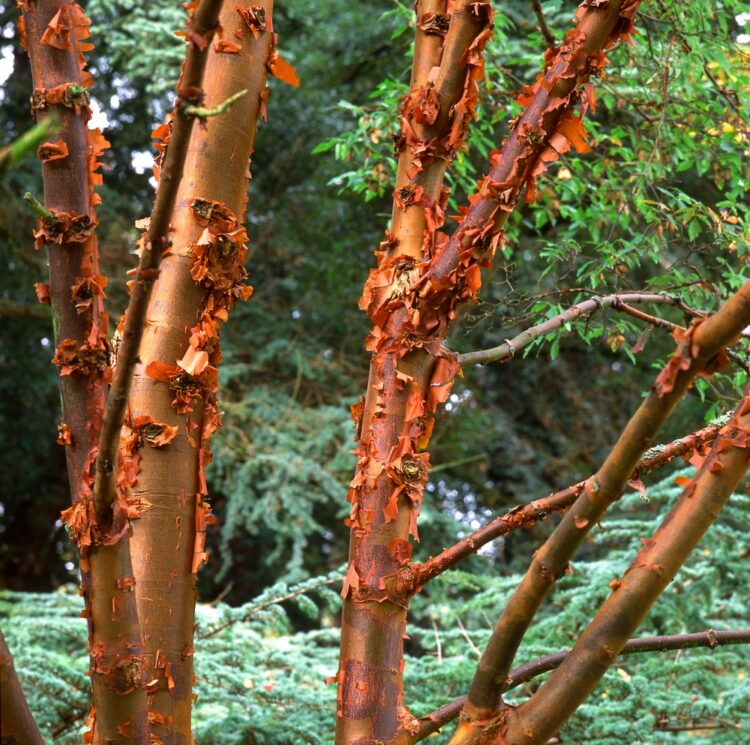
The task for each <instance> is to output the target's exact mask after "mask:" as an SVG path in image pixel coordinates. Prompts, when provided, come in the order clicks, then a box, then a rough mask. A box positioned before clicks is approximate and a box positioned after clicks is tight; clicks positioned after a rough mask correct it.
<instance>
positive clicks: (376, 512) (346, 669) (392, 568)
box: [336, 0, 491, 743]
mask: <svg viewBox="0 0 750 745" xmlns="http://www.w3.org/2000/svg"><path fill="white" fill-rule="evenodd" d="M416 13H417V28H416V42H415V57H414V64H413V68H412V86H411V91H410V93H409V95H408V96H407V97H406V98H405V99H404V101H403V102H402V120H401V121H402V132H401V136H400V138H399V141H398V143H397V145H398V146H399V147H400V149H401V154H400V158H399V171H398V180H397V183H396V188H395V192H394V206H393V221H392V231H391V232H388V233H386V241H385V242H384V244H382V245H381V252H380V254H379V265H378V268H377V269H375V270H373V272H372V273H371V275H370V278H369V280H368V282H367V284H366V285H365V290H364V293H363V296H362V300H361V301H360V305H361V307H363V309H365V310H367V312H368V313H369V314H370V316H371V318H372V320H373V322H374V323H375V331H374V332H373V335H372V336H371V338H370V341H369V344H368V348H369V349H370V350H371V351H373V352H374V355H373V359H372V363H371V368H370V381H369V384H368V390H367V396H366V398H365V400H364V401H363V402H362V404H361V406H360V407H359V410H358V412H357V411H354V412H353V414H354V415H355V416H359V417H361V425H360V430H361V436H360V448H359V451H358V454H359V460H358V467H357V473H356V474H355V477H354V480H353V481H352V483H351V488H350V492H349V497H348V499H349V501H350V502H351V503H352V512H351V516H350V522H349V524H350V526H351V528H352V532H351V539H350V552H349V569H348V572H347V577H346V582H345V585H344V590H343V593H342V595H343V596H344V613H343V620H342V639H341V655H340V663H339V671H338V675H337V678H338V684H339V691H338V702H339V703H338V720H337V728H336V742H337V743H353V742H358V743H369V742H375V741H387V740H389V739H390V738H392V737H393V736H394V735H395V734H396V732H397V731H399V729H401V728H403V727H407V728H408V727H409V726H410V722H411V717H410V715H409V713H408V711H407V710H406V708H405V707H404V706H403V682H402V675H403V636H404V633H405V627H406V603H407V599H408V595H407V594H406V593H405V592H404V588H405V584H404V582H405V577H403V576H401V575H402V571H403V570H407V571H408V562H409V556H410V553H411V547H410V544H409V542H408V537H409V534H411V535H413V536H415V537H416V517H417V514H418V512H419V504H420V501H421V494H422V490H423V488H424V483H425V481H426V478H427V471H428V468H429V455H428V454H427V453H423V452H420V451H421V450H423V448H424V446H425V445H426V443H427V441H428V440H429V430H430V428H431V424H430V421H431V417H432V414H433V413H434V411H435V409H436V407H437V403H438V401H440V400H444V398H445V397H446V396H447V395H448V391H449V386H448V387H443V386H440V390H439V391H435V392H434V393H433V392H431V391H430V387H429V386H430V383H431V382H433V383H437V382H438V381H441V380H442V379H443V378H444V377H446V372H445V368H444V365H443V364H441V363H438V364H437V365H436V358H435V357H434V356H427V357H425V356H414V355H411V356H410V355H409V352H410V348H409V347H408V345H406V344H399V343H398V340H395V339H394V340H393V341H394V344H393V345H392V346H391V347H390V348H385V347H383V346H382V345H380V343H379V334H380V332H381V331H382V329H383V327H384V324H385V322H386V320H387V318H388V315H389V314H390V312H391V307H392V305H393V304H395V305H398V304H399V303H400V301H401V298H402V297H403V294H407V293H408V292H409V291H410V284H411V282H412V281H413V280H414V278H415V277H416V276H418V275H419V273H420V271H421V267H423V266H424V262H426V261H428V260H429V258H430V257H431V256H432V255H433V252H434V250H435V243H434V239H435V237H436V228H437V227H438V226H439V225H440V224H442V222H443V206H444V200H445V195H444V194H443V187H442V181H443V174H444V172H445V167H446V165H447V163H448V162H450V160H451V159H452V158H453V156H454V154H455V152H456V150H457V149H458V148H459V147H460V145H461V144H462V142H463V139H464V135H465V129H466V126H467V124H468V121H469V119H470V118H471V117H472V116H473V108H474V105H475V101H476V96H477V90H478V82H479V81H480V80H481V78H482V75H483V65H482V61H481V50H482V47H483V45H484V43H485V41H486V39H487V38H488V35H489V31H490V27H491V9H490V7H489V4H488V3H484V2H482V3H477V2H474V3H469V2H465V1H463V0H461V1H459V2H449V3H446V2H435V1H433V0H422V1H421V2H419V3H417V6H416ZM449 14H450V15H449ZM443 35H445V40H444V42H443ZM425 335H426V334H425ZM439 346H440V344H439V342H438V347H439ZM435 351H436V352H437V348H436V350H435ZM443 362H444V360H443ZM451 377H452V376H451Z"/></svg>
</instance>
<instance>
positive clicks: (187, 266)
mask: <svg viewBox="0 0 750 745" xmlns="http://www.w3.org/2000/svg"><path fill="white" fill-rule="evenodd" d="M272 7H273V3H272V1H271V0H263V2H259V3H254V4H252V5H248V6H247V7H245V6H244V5H242V6H240V5H235V4H234V3H225V5H224V7H223V9H222V13H221V16H220V23H221V28H222V32H221V37H222V38H221V39H219V40H217V41H215V42H214V44H213V46H212V49H211V52H210V56H209V58H208V62H207V65H206V72H205V76H204V88H205V94H206V106H207V107H213V106H216V105H218V104H221V103H222V102H224V101H225V100H226V99H227V98H229V97H230V96H232V95H233V94H236V93H238V92H239V91H241V90H245V89H247V90H248V93H247V94H246V95H245V96H244V97H242V98H241V99H240V100H239V101H238V102H237V103H235V104H234V107H233V108H232V109H231V111H230V112H229V113H224V114H222V115H220V116H215V117H212V118H209V119H207V120H206V122H205V124H204V125H201V127H200V128H198V127H196V128H195V129H194V131H193V136H192V139H191V142H190V147H189V150H188V153H187V157H186V160H185V166H184V174H183V178H182V181H181V184H180V188H179V191H178V195H177V200H176V206H175V210H174V214H173V216H172V220H171V226H172V231H171V234H170V239H171V247H170V248H169V249H168V250H167V251H166V252H165V255H164V257H163V259H162V262H161V266H160V271H159V276H158V278H157V280H156V282H155V285H154V289H153V293H152V296H151V299H150V302H149V306H148V311H147V314H146V327H145V330H144V334H143V339H142V342H141V346H140V352H139V358H140V364H138V365H137V366H136V369H135V374H134V378H133V383H132V388H131V395H130V399H129V419H128V421H127V422H126V423H127V424H128V425H129V426H130V427H131V429H132V430H133V431H134V432H140V436H141V437H144V438H146V439H147V440H148V437H149V432H150V431H153V430H152V429H150V428H153V427H154V426H156V428H157V429H158V430H159V432H160V433H161V432H163V431H164V429H165V427H177V428H178V429H177V432H176V436H174V439H172V440H171V442H170V443H169V447H166V448H161V447H158V446H156V447H147V448H143V449H142V450H141V452H140V471H139V472H138V474H137V477H136V479H137V480H136V482H135V484H134V486H133V487H132V489H131V500H132V501H133V504H134V507H135V509H136V510H137V511H138V519H137V520H135V521H134V524H133V531H134V534H133V538H132V551H133V569H134V574H135V578H136V585H135V591H136V599H137V603H138V614H139V618H140V622H141V628H142V631H143V639H144V653H145V662H146V670H147V676H148V680H149V682H150V686H149V694H150V695H149V717H150V721H151V733H152V737H159V738H161V740H160V741H161V742H163V743H165V744H166V745H190V744H191V742H192V737H191V730H190V713H191V704H192V698H191V694H192V679H193V660H192V658H193V623H194V610H195V600H196V572H197V571H198V568H199V567H200V565H201V564H202V563H203V561H204V559H205V554H204V539H205V530H206V524H207V522H208V521H210V519H211V518H210V512H209V507H208V503H207V501H206V497H207V491H206V485H205V478H204V475H203V468H204V466H205V465H206V464H207V463H208V460H209V459H210V451H209V449H208V439H209V437H210V436H211V434H212V433H213V431H214V430H215V429H216V428H217V427H218V424H219V423H218V416H219V415H218V411H217V408H216V407H217V403H216V387H217V369H216V365H218V363H219V361H220V358H221V352H220V349H219V342H218V333H219V328H220V326H221V324H222V323H223V322H224V321H225V320H226V318H227V315H228V312H229V310H230V309H231V308H232V306H233V304H234V302H235V300H237V299H238V298H240V297H242V298H246V297H248V296H249V292H250V288H249V287H245V286H243V285H242V279H243V278H244V276H245V275H246V272H245V270H244V268H243V266H242V264H243V261H244V258H245V255H246V248H245V246H244V241H245V239H246V237H247V236H246V234H245V232H244V229H243V228H242V225H241V222H242V221H243V220H244V214H245V206H246V199H247V197H246V191H247V183H248V177H249V158H250V155H251V153H252V147H253V140H254V136H255V130H256V124H257V118H258V115H259V113H260V114H261V115H263V111H264V108H265V99H266V95H267V94H266V87H265V82H266V65H267V63H268V61H269V56H270V54H271V52H272V46H273V36H274V35H273V30H272V21H271V13H272ZM156 134H157V136H159V137H162V138H163V139H164V138H166V137H168V136H169V134H168V128H167V127H161V128H159V129H158V130H157V132H156ZM153 444H155V445H156V444H157V443H153ZM125 466H126V468H127V463H126V464H125Z"/></svg>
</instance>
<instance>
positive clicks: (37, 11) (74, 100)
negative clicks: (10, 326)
mask: <svg viewBox="0 0 750 745" xmlns="http://www.w3.org/2000/svg"><path fill="white" fill-rule="evenodd" d="M23 11H24V12H23V16H22V19H21V24H22V26H23V31H24V32H25V33H24V37H25V40H26V44H27V45H28V52H29V58H30V60H31V70H32V77H33V81H34V94H33V96H32V107H33V109H34V112H35V114H36V117H37V120H43V119H44V118H45V117H47V116H49V115H51V114H53V113H54V115H55V116H57V117H58V119H59V120H60V121H61V123H62V130H61V132H60V140H59V142H57V143H55V147H54V148H53V150H54V157H49V156H50V148H45V147H42V148H40V151H39V158H40V160H41V161H42V175H43V178H44V206H45V208H46V209H47V214H46V215H45V216H44V217H41V218H40V224H39V228H38V230H37V231H36V234H35V235H36V242H37V246H42V245H44V246H45V247H46V248H47V253H48V257H49V270H50V282H49V287H48V288H42V290H43V291H42V292H38V295H39V296H40V298H42V299H43V300H44V301H48V302H50V304H51V306H52V311H53V314H54V318H55V336H56V338H55V342H56V344H57V349H56V352H55V356H54V358H53V362H54V363H55V364H56V365H57V367H58V369H59V371H60V390H61V398H62V410H63V411H62V413H63V423H62V424H61V425H60V426H59V432H60V436H59V439H58V441H59V442H60V443H61V444H64V445H65V447H66V455H67V463H68V479H69V482H70V488H71V496H72V500H73V505H72V507H70V508H69V509H68V510H66V511H65V512H63V515H62V518H63V521H64V522H65V523H66V525H67V526H68V528H69V529H70V532H71V536H72V537H73V540H74V541H75V543H76V545H77V547H78V549H79V553H80V557H81V561H80V569H81V580H82V586H83V594H84V598H85V603H86V610H85V611H84V614H85V615H86V616H87V617H88V619H89V655H90V673H91V679H92V686H93V698H94V709H93V711H94V716H93V717H92V718H91V722H92V731H91V733H90V735H89V736H90V739H91V740H92V742H93V743H95V744H96V743H99V742H107V743H123V745H124V743H126V742H129V743H143V744H144V745H145V743H147V742H148V727H147V720H146V693H145V688H144V684H143V680H142V678H141V676H140V670H141V667H142V662H141V660H140V632H139V628H138V618H137V613H136V607H135V601H134V598H133V596H132V593H131V594H129V595H125V596H123V597H121V598H120V601H119V609H118V612H117V613H115V612H114V610H113V605H114V603H115V601H116V600H117V598H118V583H120V582H123V581H125V579H126V578H128V577H130V576H131V575H132V570H131V567H130V553H129V538H128V533H127V508H126V506H125V504H124V500H120V501H119V502H118V503H117V504H116V505H115V514H114V519H113V520H112V521H110V522H109V523H108V524H107V525H98V524H97V522H96V519H95V516H94V510H93V503H92V487H93V484H94V474H93V464H94V460H95V458H96V444H97V440H98V435H99V429H100V426H101V419H102V413H103V409H104V400H105V392H106V385H107V383H108V381H109V378H110V373H111V371H110V368H109V342H108V340H107V315H106V313H104V309H103V300H104V287H105V285H106V279H105V278H104V277H102V276H101V275H100V273H99V259H98V252H97V243H96V236H95V234H94V230H95V227H96V216H95V214H94V209H93V207H94V205H95V204H97V203H98V201H99V197H98V195H97V194H96V193H95V192H94V186H96V185H97V184H99V183H101V175H100V174H99V173H97V169H98V167H99V164H98V157H99V155H100V153H101V152H102V150H103V149H104V148H105V147H106V146H107V145H108V144H109V143H107V141H106V140H105V139H104V138H103V137H102V135H101V133H100V132H99V131H98V130H89V129H88V128H87V126H86V121H87V120H88V118H89V116H90V112H89V109H88V92H87V88H88V86H89V85H90V84H91V76H90V75H89V74H88V73H87V72H86V71H85V59H84V54H83V53H84V52H85V51H88V50H90V49H91V48H92V46H91V44H90V43H88V42H87V41H86V39H87V38H88V36H89V31H88V26H89V21H88V19H87V18H86V17H85V16H84V15H83V11H82V10H81V8H80V7H78V6H77V5H75V4H74V3H70V2H52V1H50V0H38V1H37V2H34V3H25V4H24V6H23ZM92 565H95V566H96V568H97V572H99V576H97V577H93V576H92V574H91V571H90V568H91V566H92ZM125 667H127V669H128V681H129V682H128V683H127V685H125V686H124V687H123V685H122V682H121V681H120V680H119V679H117V675H116V674H114V671H122V670H123V669H125ZM97 711H98V716H97V714H96V712H97ZM124 728H127V736H126V735H125V734H123V731H122V730H123V729H124Z"/></svg>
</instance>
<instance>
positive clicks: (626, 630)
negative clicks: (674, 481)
mask: <svg viewBox="0 0 750 745" xmlns="http://www.w3.org/2000/svg"><path fill="white" fill-rule="evenodd" d="M749 459H750V388H748V390H746V392H745V396H744V398H743V400H742V402H741V403H740V406H739V407H738V409H737V411H736V412H735V414H734V416H733V417H732V420H731V421H730V423H729V424H728V425H727V426H725V427H723V428H722V430H721V432H720V433H719V436H718V437H717V439H716V441H715V442H714V445H713V447H712V449H711V452H710V453H709V455H708V457H707V458H706V459H705V461H704V462H703V465H702V466H701V468H700V470H699V471H698V473H697V475H696V476H695V478H693V479H692V480H691V481H690V483H689V484H688V486H687V487H686V488H685V490H684V491H683V493H682V495H681V496H680V498H679V499H678V500H677V502H676V503H675V505H674V507H673V508H672V510H671V511H670V512H669V514H668V515H667V517H666V518H664V520H663V521H662V523H661V525H660V526H659V528H658V529H657V530H656V532H655V533H654V535H653V537H652V538H650V539H649V540H644V541H643V548H642V549H641V551H640V552H639V553H638V556H637V557H636V558H635V560H634V561H633V563H632V564H631V566H630V568H629V569H628V570H627V572H626V573H625V574H624V575H623V576H622V577H621V578H619V579H615V580H613V582H612V583H611V584H610V587H611V588H612V594H611V595H610V596H609V597H608V598H607V600H606V601H605V602H604V604H603V605H602V606H601V608H600V609H599V612H598V613H597V614H596V616H595V617H594V620H593V621H592V622H591V623H590V624H589V626H588V627H587V628H586V630H585V631H584V632H583V633H582V634H581V636H580V637H579V639H578V641H577V642H576V644H575V646H574V647H573V650H572V651H571V652H570V654H569V655H567V657H566V658H565V660H564V661H563V662H562V664H561V665H560V667H559V668H558V669H557V670H556V671H555V672H554V673H553V674H552V675H551V676H550V678H549V679H548V680H547V681H546V682H545V683H544V685H542V687H541V688H539V690H538V691H536V693H534V695H533V696H532V697H531V698H530V699H529V700H528V701H527V702H526V703H524V704H523V705H522V706H520V707H519V708H518V709H513V710H511V709H509V708H506V709H503V710H501V711H500V713H499V715H498V717H497V719H498V720H502V722H503V724H504V725H506V726H507V738H508V741H509V742H513V743H517V744H518V745H540V744H541V743H545V742H546V741H547V738H549V737H551V736H552V735H553V734H554V733H555V732H557V730H558V729H559V728H560V727H561V726H562V725H563V724H564V723H565V722H566V721H567V719H568V717H570V715H571V714H572V713H573V712H574V711H575V710H576V709H577V708H578V706H579V705H580V704H581V703H582V701H583V700H584V699H585V698H586V697H587V696H588V695H589V694H590V693H591V691H593V689H594V688H595V687H596V685H597V684H598V682H599V681H600V680H601V678H602V676H603V675H604V673H605V672H606V671H607V670H608V669H609V667H610V666H611V665H612V662H613V661H614V659H615V657H616V656H617V655H618V654H619V652H620V650H622V649H623V647H624V646H625V644H626V641H627V640H628V638H629V637H630V636H631V634H632V633H633V632H634V631H635V630H636V629H637V628H638V626H639V625H640V624H641V623H642V622H643V619H644V618H645V617H646V614H647V613H648V611H649V609H650V608H651V606H652V605H653V604H654V602H656V599H657V598H658V597H659V595H660V594H661V593H662V592H663V590H664V589H665V588H666V587H667V585H668V584H669V583H670V582H671V581H672V580H673V579H674V577H675V575H676V574H677V572H678V571H679V569H680V567H681V566H682V564H683V563H684V562H685V560H686V559H687V558H688V556H689V555H690V554H691V553H692V551H693V550H694V549H695V547H696V546H697V545H698V543H699V542H700V540H701V539H702V538H703V536H704V534H705V533H706V531H707V530H708V528H709V527H710V526H711V525H712V523H713V522H714V521H715V520H716V518H717V517H718V515H719V513H720V512H721V510H722V508H723V507H724V505H725V504H726V502H727V501H728V499H729V498H730V496H731V495H732V493H733V492H734V490H735V489H736V488H737V486H738V485H739V483H740V481H741V480H742V478H743V476H744V475H745V473H746V471H747V468H748V461H749Z"/></svg>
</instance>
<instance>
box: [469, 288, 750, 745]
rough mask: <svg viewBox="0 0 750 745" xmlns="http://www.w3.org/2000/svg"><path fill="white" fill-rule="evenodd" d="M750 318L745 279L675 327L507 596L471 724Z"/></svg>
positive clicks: (482, 667)
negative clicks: (665, 430) (561, 581)
mask: <svg viewBox="0 0 750 745" xmlns="http://www.w3.org/2000/svg"><path fill="white" fill-rule="evenodd" d="M749 323H750V283H747V284H745V285H744V286H743V287H742V288H741V289H740V291H739V292H738V293H737V294H736V295H734V296H733V297H732V298H730V299H729V301H728V302H727V303H726V304H725V305H724V306H723V307H722V308H721V309H720V310H719V311H718V312H717V313H716V314H715V315H713V316H711V317H710V318H708V319H706V320H705V321H703V322H699V323H695V324H694V325H692V326H691V327H690V328H689V329H688V330H687V331H685V332H683V333H682V334H678V348H677V351H676V352H675V353H674V355H673V357H672V359H671V360H670V361H669V362H668V363H667V365H666V367H665V368H664V370H663V371H662V372H661V373H660V374H659V376H658V377H657V379H656V382H655V383H654V386H653V388H652V390H651V393H650V395H649V396H648V398H646V399H645V400H644V402H643V403H642V404H641V406H640V407H639V408H638V410H637V411H636V412H635V414H634V415H633V417H632V418H631V419H630V421H629V422H628V424H627V425H626V427H625V430H624V431H623V433H622V435H621V436H620V439H619V440H618V441H617V443H616V444H615V446H614V447H613V449H612V450H611V451H610V453H609V455H608V456H607V458H606V459H605V461H604V463H603V464H602V466H601V468H600V469H599V470H598V471H597V473H596V474H595V475H594V476H593V477H591V479H589V480H588V482H587V484H586V488H585V489H583V490H582V492H581V494H580V496H579V497H578V499H577V500H576V502H575V504H574V505H573V506H572V507H571V509H570V510H569V511H568V512H567V513H566V515H565V516H564V517H563V519H562V521H561V523H560V524H559V525H558V526H557V528H556V529H555V531H554V532H553V533H552V535H551V536H550V537H549V538H548V539H547V541H546V542H545V543H544V545H543V546H542V547H541V548H540V549H539V550H538V551H537V552H536V553H535V554H534V558H533V560H532V562H531V566H530V567H529V569H528V571H527V572H526V574H525V575H524V577H523V579H522V580H521V582H520V584H519V585H518V587H517V588H516V589H515V590H514V592H513V594H512V595H511V596H510V598H509V600H508V603H507V605H506V606H505V609H504V611H503V613H502V614H501V616H500V619H499V621H498V622H497V625H496V626H495V629H494V631H493V633H492V636H491V638H490V641H489V642H488V644H487V647H486V649H485V650H484V652H483V654H482V657H481V659H480V661H479V665H478V667H477V671H476V672H475V675H474V679H473V680H472V684H471V688H470V689H469V695H468V699H467V703H466V707H465V711H464V723H465V725H466V728H467V729H471V725H470V722H471V720H477V721H482V720H485V719H486V718H487V717H488V716H491V714H492V712H493V711H494V710H495V709H496V707H497V701H498V694H499V692H500V688H501V685H502V681H503V680H504V679H505V677H506V676H507V674H508V672H509V671H510V669H511V666H512V663H513V659H514V658H515V654H516V651H517V649H518V646H519V645H520V643H521V640H522V639H523V636H524V634H525V632H526V629H527V628H528V627H529V625H530V624H531V621H532V620H533V618H534V615H535V614H536V611H537V610H538V609H539V606H540V605H541V603H542V601H543V599H544V598H545V597H546V595H547V593H548V592H549V591H550V589H551V588H552V586H553V585H554V583H555V582H556V581H557V579H558V578H559V577H561V576H562V575H563V573H564V572H565V569H566V567H567V565H568V562H569V561H570V559H571V558H572V556H573V554H574V552H575V550H576V549H577V548H578V546H580V544H581V542H582V541H583V540H584V538H585V537H586V535H588V533H589V531H590V530H591V528H592V527H593V526H594V525H596V523H597V522H598V521H599V519H600V518H601V516H602V515H603V514H604V512H605V510H606V509H607V507H609V505H611V504H612V503H613V502H614V501H615V500H617V499H619V498H620V496H621V495H622V493H623V492H624V490H625V488H626V486H627V483H628V481H629V480H630V478H631V475H632V473H633V470H634V468H635V467H636V466H637V464H638V461H639V459H640V458H641V456H642V455H643V453H644V452H645V451H646V449H647V448H648V447H649V446H650V444H651V442H652V441H653V438H654V436H655V435H656V433H657V432H658V430H659V427H660V426H661V424H662V423H663V422H664V421H665V420H666V418H667V417H668V416H669V414H670V413H671V412H672V410H673V409H674V407H675V406H676V405H677V403H678V402H679V400H680V399H681V398H682V396H683V395H684V393H685V391H686V390H687V388H688V386H689V385H690V384H691V383H692V381H693V380H694V379H695V377H696V376H697V375H698V374H699V373H702V372H704V371H706V370H707V369H708V370H709V372H710V371H711V370H712V369H715V367H716V365H718V364H720V355H721V353H722V350H723V348H724V347H725V346H726V345H727V344H729V343H731V342H732V341H733V340H734V339H736V338H737V337H738V336H739V335H740V333H741V331H742V329H743V328H745V327H746V326H747V325H748V324H749ZM461 736H465V735H461ZM457 737H458V735H457ZM456 741H457V742H462V740H460V739H458V740H456Z"/></svg>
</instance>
